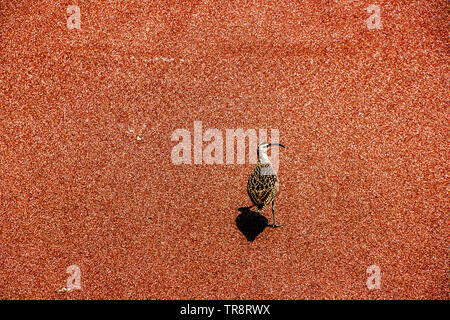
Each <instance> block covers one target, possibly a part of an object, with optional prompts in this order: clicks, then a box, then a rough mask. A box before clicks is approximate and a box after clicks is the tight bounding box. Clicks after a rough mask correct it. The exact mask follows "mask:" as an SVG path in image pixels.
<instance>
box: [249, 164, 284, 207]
mask: <svg viewBox="0 0 450 320" xmlns="http://www.w3.org/2000/svg"><path fill="white" fill-rule="evenodd" d="M278 190H279V183H278V177H277V175H276V174H275V172H274V170H273V168H272V165H271V164H270V163H259V162H258V164H257V165H256V167H255V168H254V169H253V170H252V172H251V173H250V176H249V177H248V184H247V192H248V195H249V197H250V199H251V200H252V202H253V204H254V205H255V206H256V207H257V208H258V210H263V209H264V207H265V206H266V205H268V204H270V203H271V202H272V201H273V200H274V199H275V197H276V195H277V193H278Z"/></svg>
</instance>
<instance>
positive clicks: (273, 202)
mask: <svg viewBox="0 0 450 320" xmlns="http://www.w3.org/2000/svg"><path fill="white" fill-rule="evenodd" d="M272 216H273V224H272V225H270V226H271V227H272V228H276V227H281V226H283V225H282V224H276V223H275V201H272Z"/></svg>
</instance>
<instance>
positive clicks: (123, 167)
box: [0, 0, 449, 299]
mask: <svg viewBox="0 0 450 320" xmlns="http://www.w3.org/2000/svg"><path fill="white" fill-rule="evenodd" d="M61 2H62V3H61V4H55V3H54V1H38V2H36V1H2V2H1V4H0V25H1V27H0V35H1V49H0V50H1V51H0V53H1V55H0V57H1V58H0V59H1V61H0V62H1V64H0V86H1V95H0V103H1V109H0V133H1V136H0V164H1V166H0V177H1V179H0V196H1V198H0V201H1V202H0V211H1V215H0V219H1V233H0V249H1V250H0V298H2V299H324V298H331V299H344V298H345V299H394V298H395V299H403V298H411V299H432V298H441V299H448V298H449V295H448V292H449V281H448V274H449V273H448V265H447V262H448V245H449V242H448V239H449V230H448V223H449V221H448V192H447V189H446V187H447V186H448V180H447V178H448V165H447V160H448V156H449V154H448V129H447V128H448V114H447V113H446V107H447V99H448V93H449V92H448V89H447V88H448V78H447V77H448V71H449V70H448V47H447V46H446V43H447V42H448V27H449V25H448V24H449V23H448V21H449V20H448V15H447V12H448V6H447V2H446V1H445V0H442V1H411V0H404V1H393V0H389V1H387V0H386V1H376V2H375V1H374V2H375V4H378V5H380V7H381V21H382V29H380V30H377V29H375V30H369V29H368V28H367V26H366V22H365V20H366V19H367V18H369V16H370V14H369V13H368V12H367V11H366V10H365V8H366V7H368V6H369V5H370V4H373V3H374V2H372V1H350V0H349V1H344V0H342V1H316V0H314V1H313V0H309V1H302V2H298V3H296V2H294V1H283V2H280V1H270V3H269V2H266V1H264V2H263V1H259V2H258V4H250V3H243V2H240V1H239V2H238V3H236V4H228V3H227V2H226V1H225V2H223V4H221V5H219V4H217V3H216V2H212V1H206V2H208V3H206V2H205V3H200V2H197V3H196V4H192V3H193V2H189V3H187V4H184V5H173V4H169V3H166V2H164V1H154V2H152V3H145V2H143V1H123V2H120V3H121V5H118V4H117V3H118V2H117V1H108V2H106V1H101V2H100V1H99V2H97V3H95V4H92V2H91V1H61ZM37 3H38V4H37ZM106 3H108V4H106ZM263 3H264V4H263ZM72 4H77V5H79V6H80V8H81V30H76V29H74V30H68V29H67V26H66V17H68V14H67V13H66V8H67V6H69V5H72ZM163 58H164V59H163ZM194 121H202V123H203V128H217V129H219V130H220V131H221V132H222V133H223V134H224V133H225V129H227V128H233V129H234V128H243V129H251V128H267V129H270V128H276V129H278V130H279V132H280V142H281V143H283V144H284V145H286V146H287V148H286V149H285V150H281V151H280V169H279V176H280V183H281V191H280V194H279V196H278V198H277V208H278V214H277V217H278V222H280V223H283V224H284V227H283V228H278V229H270V228H266V229H265V230H264V231H263V232H262V233H261V234H259V236H258V237H257V238H256V240H255V241H253V242H250V241H247V240H246V238H245V237H244V235H243V234H242V233H241V232H240V231H239V230H238V228H237V226H236V223H235V219H236V217H237V216H238V215H239V212H238V211H237V208H239V207H242V206H245V205H249V204H250V200H249V199H248V196H247V194H246V183H247V175H248V173H249V172H250V170H251V169H252V166H253V165H251V164H248V163H247V164H244V165H179V166H177V165H174V164H173V163H172V161H171V157H170V155H171V150H172V148H173V146H174V145H175V144H176V142H173V141H171V139H170V138H171V135H172V132H173V131H174V130H175V129H177V128H186V129H188V130H190V131H191V132H192V130H193V122H194ZM138 136H140V137H142V139H141V140H138V139H137V137H138ZM205 145H206V144H205ZM263 214H264V215H265V216H266V217H267V218H269V220H270V219H271V213H270V208H267V209H266V210H265V211H264V212H263ZM72 264H75V265H78V266H79V267H80V269H81V285H82V290H76V291H72V292H68V293H56V292H55V291H56V290H58V289H60V288H62V287H64V286H65V285H66V279H67V277H68V276H69V275H68V274H66V268H67V267H68V266H69V265H72ZM373 264H375V265H378V266H379V267H380V268H381V288H380V289H379V290H369V289H368V288H367V286H366V279H367V277H368V274H366V269H367V267H368V266H370V265H373Z"/></svg>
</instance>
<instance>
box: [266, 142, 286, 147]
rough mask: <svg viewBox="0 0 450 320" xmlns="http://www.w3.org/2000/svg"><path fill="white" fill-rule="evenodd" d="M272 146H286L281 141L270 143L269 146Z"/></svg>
mask: <svg viewBox="0 0 450 320" xmlns="http://www.w3.org/2000/svg"><path fill="white" fill-rule="evenodd" d="M271 146H280V147H283V148H286V147H285V146H283V145H282V144H280V143H269V147H271Z"/></svg>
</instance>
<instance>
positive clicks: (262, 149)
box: [258, 142, 285, 162]
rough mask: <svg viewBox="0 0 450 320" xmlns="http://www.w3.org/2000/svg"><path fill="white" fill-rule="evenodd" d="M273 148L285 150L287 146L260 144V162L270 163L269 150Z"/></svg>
mask: <svg viewBox="0 0 450 320" xmlns="http://www.w3.org/2000/svg"><path fill="white" fill-rule="evenodd" d="M271 146H280V147H282V148H285V146H283V145H282V144H280V143H267V142H261V143H260V144H258V160H259V161H262V162H266V161H264V160H267V161H268V157H267V151H268V150H269V148H270V147H271Z"/></svg>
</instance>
